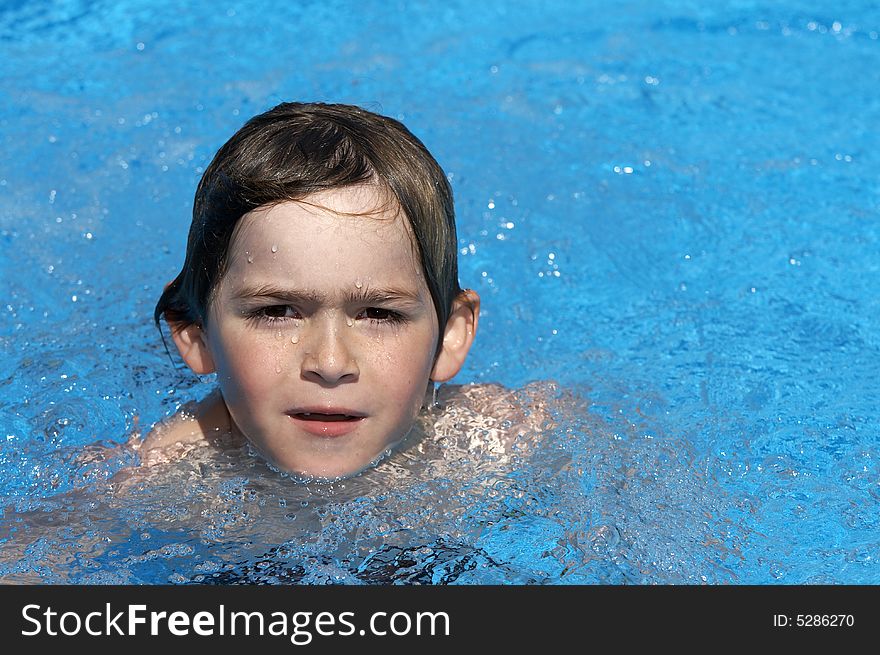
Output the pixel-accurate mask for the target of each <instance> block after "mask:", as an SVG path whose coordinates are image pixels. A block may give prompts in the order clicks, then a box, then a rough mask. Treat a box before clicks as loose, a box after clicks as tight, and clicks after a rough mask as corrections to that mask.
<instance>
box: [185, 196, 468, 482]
mask: <svg viewBox="0 0 880 655" xmlns="http://www.w3.org/2000/svg"><path fill="white" fill-rule="evenodd" d="M384 202H385V200H384V197H383V196H382V194H381V192H380V191H378V190H377V189H376V187H373V186H366V185H364V186H358V187H349V188H345V189H337V190H331V191H327V192H321V193H319V194H314V195H312V196H309V197H308V198H306V200H305V202H285V203H282V204H279V205H276V206H274V207H267V208H260V209H257V210H255V211H253V212H251V213H249V214H247V215H246V216H244V217H243V218H242V219H241V221H240V225H239V226H238V230H237V232H236V234H235V235H234V237H233V239H232V242H231V244H230V249H229V265H228V269H227V272H226V273H225V275H224V276H223V279H222V281H221V283H220V284H219V286H218V288H217V290H216V295H215V296H214V299H213V301H212V302H211V305H210V308H209V314H208V319H207V321H206V326H205V328H204V331H203V333H202V337H201V339H202V341H203V342H204V344H205V348H206V350H207V354H208V355H209V356H210V358H211V360H212V365H213V368H214V369H215V370H216V372H217V374H218V381H219V384H220V388H221V390H222V394H223V398H224V400H225V402H226V405H227V407H228V409H229V414H230V416H231V418H232V420H233V421H234V424H235V427H237V428H238V429H239V430H240V431H241V432H242V433H243V434H244V435H245V436H246V437H247V439H248V440H249V441H250V442H251V443H252V444H253V445H254V446H255V447H256V448H257V449H258V450H259V451H260V452H261V453H262V454H263V455H264V456H265V457H267V458H268V459H269V460H270V461H271V462H273V463H274V464H275V465H277V466H278V467H279V468H281V469H284V470H288V471H294V472H297V473H302V474H306V475H317V476H321V477H338V476H343V475H348V474H352V473H355V472H357V471H359V470H361V469H362V468H364V467H365V466H367V465H368V464H369V463H370V462H371V461H373V460H374V459H375V458H376V457H378V456H379V455H380V454H381V453H382V452H383V451H384V450H385V449H386V448H387V447H389V446H391V445H392V444H394V443H395V442H397V441H399V440H400V439H402V438H403V437H404V436H405V435H406V433H407V432H408V431H409V430H410V428H411V426H412V424H413V421H414V419H415V416H416V414H417V413H418V411H419V409H420V407H421V405H422V403H423V400H424V396H425V391H426V388H427V384H428V381H429V379H430V377H431V375H432V370H433V369H434V353H435V350H436V347H437V343H438V338H439V336H440V333H439V331H438V325H437V315H436V311H435V309H434V304H433V302H432V300H431V294H430V292H429V290H428V287H427V284H426V282H425V279H424V275H423V273H422V266H421V263H420V262H419V261H418V259H417V257H416V255H415V253H414V248H413V243H412V239H411V236H410V230H409V227H408V225H407V223H406V219H405V217H404V216H403V215H402V214H401V215H398V211H397V208H398V206H397V204H396V203H388V205H387V206H384V205H383V203H384ZM347 213H351V214H354V213H361V214H364V213H367V215H360V216H348V215H345V214H347ZM471 327H473V326H471ZM471 336H472V335H471ZM469 344H470V342H469V341H468V347H469ZM459 366H460V363H459ZM455 370H457V368H456V369H455ZM435 377H436V376H435ZM440 377H441V378H444V377H445V378H448V377H451V376H449V375H448V374H446V375H441V376H440Z"/></svg>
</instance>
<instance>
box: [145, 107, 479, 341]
mask: <svg viewBox="0 0 880 655" xmlns="http://www.w3.org/2000/svg"><path fill="white" fill-rule="evenodd" d="M376 182H378V183H379V184H380V185H382V186H383V187H385V188H386V190H387V191H390V192H391V194H392V195H393V197H394V199H395V200H396V201H397V203H398V204H399V207H400V209H401V210H402V211H403V214H404V215H405V217H406V220H407V221H408V223H409V227H410V229H411V233H412V236H413V241H414V244H413V245H414V248H415V249H416V251H417V256H418V259H419V261H421V264H422V269H423V271H424V274H425V280H426V282H427V285H428V289H429V290H430V292H431V298H432V299H433V301H434V307H435V309H436V311H437V318H438V321H439V327H440V342H441V343H442V335H443V328H444V326H445V325H446V321H447V319H448V317H449V314H450V312H451V309H452V303H453V300H455V298H456V297H457V296H458V295H459V294H461V292H462V289H461V287H460V286H459V283H458V261H457V240H456V233H455V210H454V207H453V199H452V189H451V188H450V186H449V182H448V181H447V179H446V175H445V174H444V173H443V170H442V169H441V168H440V166H439V164H438V163H437V162H436V160H435V159H434V157H432V156H431V153H430V152H428V150H427V148H425V146H424V144H422V142H421V141H419V139H417V138H416V137H415V136H414V135H413V134H412V133H411V132H410V131H409V130H408V129H407V128H406V127H405V126H404V125H403V124H402V123H400V122H399V121H396V120H394V119H392V118H388V117H385V116H381V115H379V114H375V113H373V112H370V111H367V110H364V109H361V108H360V107H355V106H352V105H341V104H323V103H299V102H286V103H282V104H280V105H278V106H276V107H274V108H272V109H270V110H269V111H267V112H265V113H263V114H259V115H257V116H255V117H253V118H251V119H250V120H249V121H248V122H247V123H245V124H244V126H243V127H242V128H241V129H239V130H238V132H236V133H235V134H234V135H232V137H231V138H230V139H229V141H227V142H226V143H225V144H224V145H223V146H222V147H221V148H220V150H218V151H217V154H216V155H215V156H214V159H213V160H212V161H211V163H210V165H209V166H208V168H207V169H206V170H205V172H204V174H203V175H202V179H201V181H200V182H199V186H198V188H197V190H196V195H195V201H194V203H193V219H192V225H191V226H190V230H189V237H188V240H187V246H186V259H185V261H184V263H183V269H182V270H181V271H180V273H179V274H178V276H177V277H176V278H175V279H174V280H173V281H172V282H171V283H170V284H169V285H168V286H167V287H166V288H165V291H164V292H163V293H162V296H161V297H160V298H159V302H158V303H157V304H156V310H155V312H154V319H155V321H156V324H157V325H160V319H161V318H162V317H163V316H164V317H165V319H166V320H167V321H168V322H169V323H170V324H172V326H175V327H182V326H186V325H191V324H193V323H196V324H199V325H204V324H205V321H206V318H207V311H208V306H209V305H210V302H211V299H212V295H213V293H214V291H215V289H216V288H217V285H218V284H219V282H220V279H221V278H222V276H223V274H224V273H225V271H226V266H227V263H228V252H229V244H230V241H231V239H232V236H233V233H234V230H235V226H236V225H237V224H238V221H239V219H240V218H241V217H242V216H244V215H245V214H247V213H248V212H250V211H252V210H254V209H256V208H258V207H262V206H264V205H271V204H274V203H279V202H285V201H290V200H302V199H303V198H305V197H306V196H308V195H310V194H312V193H315V192H318V191H325V190H328V189H339V188H342V187H348V186H353V185H357V184H368V183H376ZM160 327H161V325H160ZM439 346H440V344H439V343H438V348H439Z"/></svg>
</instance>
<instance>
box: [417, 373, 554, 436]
mask: <svg viewBox="0 0 880 655" xmlns="http://www.w3.org/2000/svg"><path fill="white" fill-rule="evenodd" d="M556 390H557V386H556V384H555V383H553V382H532V383H529V384H527V385H525V386H524V387H521V388H517V389H510V388H507V387H505V386H503V385H500V384H496V383H481V384H465V385H443V386H441V387H440V389H439V393H438V401H439V402H440V404H441V405H442V406H443V408H444V410H443V412H442V413H441V414H440V415H439V416H438V417H437V419H436V421H435V423H434V429H435V433H437V434H439V435H443V436H449V435H461V436H462V437H465V438H466V439H468V440H469V448H470V449H471V450H474V449H475V448H482V449H486V450H489V451H491V452H494V453H502V452H507V451H509V450H510V448H511V447H513V445H514V444H515V443H517V442H518V443H519V444H520V447H526V444H527V443H528V442H530V441H532V440H533V439H535V438H539V437H540V436H541V434H542V433H544V432H545V431H546V430H548V429H551V428H552V427H553V420H552V416H551V413H550V411H549V410H548V408H549V406H550V402H549V399H551V398H553V397H554V395H555V393H556Z"/></svg>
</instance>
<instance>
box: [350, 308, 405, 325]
mask: <svg viewBox="0 0 880 655" xmlns="http://www.w3.org/2000/svg"><path fill="white" fill-rule="evenodd" d="M357 317H358V318H359V319H368V320H371V321H387V322H389V323H396V322H399V321H402V320H403V316H401V315H400V314H398V313H397V312H395V311H392V310H390V309H382V308H381V307H367V308H366V309H364V310H362V311H361V313H360V314H358V316H357Z"/></svg>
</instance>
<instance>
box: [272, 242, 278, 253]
mask: <svg viewBox="0 0 880 655" xmlns="http://www.w3.org/2000/svg"><path fill="white" fill-rule="evenodd" d="M272 252H278V245H277V244H274V243H273V244H272Z"/></svg>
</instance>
